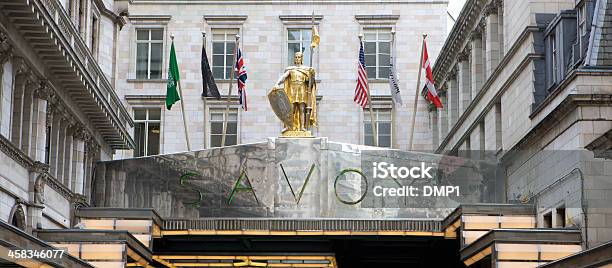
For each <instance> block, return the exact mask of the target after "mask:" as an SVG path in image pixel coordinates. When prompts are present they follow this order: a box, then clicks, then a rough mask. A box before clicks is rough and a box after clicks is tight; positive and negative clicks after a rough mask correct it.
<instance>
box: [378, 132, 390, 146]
mask: <svg viewBox="0 0 612 268" xmlns="http://www.w3.org/2000/svg"><path fill="white" fill-rule="evenodd" d="M378 146H380V147H391V136H380V135H379V137H378Z"/></svg>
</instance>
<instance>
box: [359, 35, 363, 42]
mask: <svg viewBox="0 0 612 268" xmlns="http://www.w3.org/2000/svg"><path fill="white" fill-rule="evenodd" d="M358 36H359V41H361V39H363V33H359V35H358Z"/></svg>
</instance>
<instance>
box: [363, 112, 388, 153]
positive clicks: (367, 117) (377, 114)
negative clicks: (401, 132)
mask: <svg viewBox="0 0 612 268" xmlns="http://www.w3.org/2000/svg"><path fill="white" fill-rule="evenodd" d="M372 111H373V112H374V121H375V124H376V130H377V133H376V134H377V135H378V141H379V147H381V148H394V147H393V145H394V142H393V138H394V135H393V132H394V124H393V119H394V116H393V108H391V107H373V108H372ZM383 112H385V113H387V112H388V113H389V119H388V120H386V119H385V120H383V119H381V114H382V113H383ZM361 114H362V128H361V129H362V131H363V135H362V139H361V140H362V144H363V145H367V143H366V141H367V137H368V136H370V137H371V136H372V133H367V131H366V124H370V125H371V121H372V119H371V118H370V110H369V109H365V110H363V112H362V113H361ZM381 123H389V126H390V131H389V134H388V135H387V134H384V135H382V136H389V146H388V147H387V146H380V137H381V134H380V124H381ZM372 142H374V140H372ZM367 146H375V145H374V144H372V145H367Z"/></svg>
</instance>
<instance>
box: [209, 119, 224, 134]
mask: <svg viewBox="0 0 612 268" xmlns="http://www.w3.org/2000/svg"><path fill="white" fill-rule="evenodd" d="M210 133H211V134H222V133H223V122H213V123H210Z"/></svg>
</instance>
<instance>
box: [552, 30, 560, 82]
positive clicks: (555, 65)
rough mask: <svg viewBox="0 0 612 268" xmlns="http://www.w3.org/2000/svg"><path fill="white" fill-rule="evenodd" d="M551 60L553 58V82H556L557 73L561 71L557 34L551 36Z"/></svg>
mask: <svg viewBox="0 0 612 268" xmlns="http://www.w3.org/2000/svg"><path fill="white" fill-rule="evenodd" d="M550 46H551V50H550V51H551V53H552V54H551V60H552V77H551V78H552V83H553V84H556V83H557V82H558V81H557V73H558V72H559V53H558V51H557V38H556V36H555V35H551V36H550Z"/></svg>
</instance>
